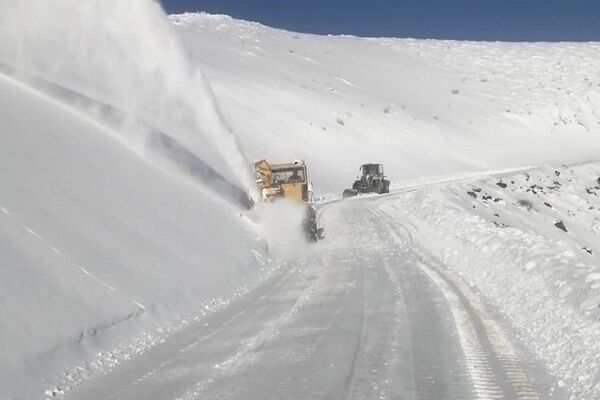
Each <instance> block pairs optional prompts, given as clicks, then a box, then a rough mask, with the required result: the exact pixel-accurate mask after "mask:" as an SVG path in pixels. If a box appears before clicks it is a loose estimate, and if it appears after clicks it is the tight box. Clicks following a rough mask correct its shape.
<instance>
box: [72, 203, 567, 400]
mask: <svg viewBox="0 0 600 400" xmlns="http://www.w3.org/2000/svg"><path fill="white" fill-rule="evenodd" d="M392 198H393V196H392ZM389 199H390V198H389V197H388V198H386V197H381V198H379V199H377V198H368V199H367V198H364V199H353V200H350V201H343V202H335V203H330V204H328V205H327V206H325V207H324V208H323V209H322V212H321V221H322V223H323V225H324V226H325V229H326V232H327V236H328V238H327V240H326V241H324V242H322V243H319V244H317V245H315V246H314V247H312V248H311V249H310V250H309V251H308V253H307V254H304V255H303V256H302V257H301V258H299V259H296V260H294V261H293V262H289V263H288V264H287V265H285V266H284V267H282V268H281V269H280V270H279V272H278V273H276V274H275V275H274V276H273V277H271V278H270V279H269V280H267V281H266V282H264V283H263V284H262V285H261V286H259V287H258V288H257V289H255V290H254V291H252V292H250V293H249V294H248V295H246V296H244V297H242V298H240V299H238V301H236V302H235V303H233V304H232V305H231V306H229V307H228V308H226V309H224V310H222V311H220V312H217V313H215V314H212V315H211V316H209V317H208V318H206V319H204V320H201V321H197V322H194V323H191V324H190V325H188V326H186V327H185V328H184V329H183V330H181V331H180V332H178V333H176V334H175V335H173V336H171V337H170V338H168V339H167V340H166V341H165V342H164V343H161V344H159V345H157V346H155V347H154V348H152V349H150V350H149V351H147V352H146V353H144V354H142V355H141V356H139V357H137V358H134V359H132V360H130V361H127V362H125V363H122V364H121V365H120V366H119V367H117V368H115V369H114V370H113V371H112V372H110V373H109V374H107V375H104V376H101V377H97V378H94V379H91V380H89V381H86V382H83V383H82V384H81V385H79V386H78V387H76V388H74V389H73V390H72V391H71V392H69V394H68V396H67V398H69V399H99V398H102V399H144V400H146V399H161V400H166V399H213V398H219V399H223V398H226V399H233V398H235V399H316V398H321V399H545V398H563V397H564V396H565V393H561V392H559V391H557V390H556V389H554V390H553V389H552V381H553V380H552V379H551V378H550V377H548V376H547V374H546V372H545V370H544V369H543V368H542V367H541V366H540V365H539V364H537V363H535V362H533V361H531V360H532V359H533V357H532V356H531V355H530V354H529V353H528V352H527V351H526V350H525V349H523V347H522V346H521V345H520V344H519V342H518V341H517V340H516V339H515V337H514V335H513V334H512V333H511V330H510V329H509V328H507V325H506V324H505V323H504V322H503V321H502V319H501V318H500V317H499V316H498V315H497V314H496V313H494V312H493V310H491V309H490V308H489V306H487V305H486V304H484V301H483V300H482V299H481V298H480V297H479V295H477V294H476V293H475V292H473V291H472V289H470V288H469V287H467V286H466V285H464V283H462V281H461V280H460V279H459V278H458V277H456V276H453V275H452V274H451V273H449V272H448V271H447V270H446V269H445V268H444V266H443V265H442V264H440V263H439V262H437V261H436V260H435V259H433V258H432V257H431V256H429V255H428V254H427V252H426V251H424V250H423V249H422V247H421V246H420V245H419V243H415V242H414V241H413V236H412V234H411V231H412V230H413V229H414V228H413V227H412V226H411V225H410V224H409V223H402V222H401V221H398V220H397V219H392V218H390V217H389V216H388V215H387V214H385V213H384V212H383V211H382V210H381V209H380V206H381V205H382V204H384V203H385V202H386V201H390V200H389ZM365 200H368V201H365Z"/></svg>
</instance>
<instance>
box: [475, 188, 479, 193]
mask: <svg viewBox="0 0 600 400" xmlns="http://www.w3.org/2000/svg"><path fill="white" fill-rule="evenodd" d="M473 191H474V192H476V193H479V192H481V188H473Z"/></svg>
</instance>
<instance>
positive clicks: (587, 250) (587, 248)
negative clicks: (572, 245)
mask: <svg viewBox="0 0 600 400" xmlns="http://www.w3.org/2000/svg"><path fill="white" fill-rule="evenodd" d="M582 249H583V250H585V251H586V252H587V253H588V254H593V251H592V249H590V248H589V247H582Z"/></svg>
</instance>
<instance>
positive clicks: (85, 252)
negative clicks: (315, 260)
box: [0, 76, 265, 398]
mask: <svg viewBox="0 0 600 400" xmlns="http://www.w3.org/2000/svg"><path fill="white" fill-rule="evenodd" d="M121 139H122V138H121V136H120V135H119V134H117V133H115V132H112V131H108V130H106V129H104V128H103V127H102V126H101V125H99V124H97V123H95V122H93V121H91V120H89V119H86V118H85V117H83V116H82V115H80V114H77V113H75V112H73V111H71V110H69V109H67V108H66V107H64V106H62V105H60V104H58V103H56V102H54V101H52V100H50V99H49V98H45V97H43V96H41V95H39V94H38V93H36V92H34V91H32V90H30V89H28V88H26V87H25V86H23V85H21V84H19V83H16V82H15V81H11V80H9V79H7V78H6V77H3V76H0V188H2V190H1V191H0V265H1V266H2V267H1V268H0V337H2V340H0V371H2V373H0V397H2V398H5V397H11V396H14V397H18V398H24V397H26V398H39V397H40V395H41V394H42V393H43V392H44V390H45V389H47V387H45V385H49V383H43V382H42V378H45V379H47V380H48V382H52V381H57V380H60V379H57V378H56V377H55V376H54V374H58V373H62V372H63V371H65V370H67V368H71V367H73V366H74V365H76V364H78V363H80V362H82V360H88V362H92V361H93V363H86V364H83V366H82V367H81V370H80V371H79V373H85V374H93V373H99V372H102V371H104V370H106V368H109V367H110V366H111V365H113V364H114V363H118V362H119V360H118V357H117V355H120V356H122V357H126V356H130V355H131V354H133V353H136V352H140V351H143V348H144V346H148V345H150V344H152V343H155V342H156V341H157V340H158V339H157V337H154V336H152V335H151V333H152V332H153V331H154V328H155V327H156V326H159V327H161V328H165V327H166V326H169V325H168V324H167V322H169V321H180V319H181V318H182V317H183V316H186V315H191V316H193V315H198V314H199V313H201V312H202V310H204V307H205V305H206V304H211V303H215V302H220V301H221V300H220V299H223V300H226V299H228V298H231V297H232V296H233V295H234V294H235V293H237V292H239V291H240V290H243V288H244V286H245V285H252V284H256V283H257V282H258V280H259V278H260V276H261V275H262V274H264V271H261V269H264V267H265V265H264V263H263V261H262V259H261V256H260V255H261V253H263V252H264V248H265V245H264V243H263V242H262V240H261V239H260V237H259V236H258V234H257V232H258V230H257V229H258V228H257V227H256V226H255V224H254V223H252V222H250V221H249V220H248V219H247V218H246V217H245V216H243V215H242V214H241V213H240V211H239V210H238V209H236V208H233V207H232V206H228V205H227V204H228V203H226V202H224V201H223V200H222V199H220V198H218V197H217V196H215V195H213V194H211V192H209V191H207V190H204V189H203V188H202V187H201V186H199V185H192V184H190V182H189V181H188V180H186V179H184V178H182V177H181V176H180V175H178V174H176V173H174V172H170V171H168V170H163V169H160V168H158V167H157V166H156V165H154V164H151V163H149V162H148V161H147V160H145V159H144V158H142V157H140V156H139V155H137V154H136V153H135V152H133V151H131V150H130V149H129V148H128V147H126V146H124V145H123V143H122V141H121ZM142 332H145V333H144V335H146V336H149V337H150V339H147V340H145V341H142V342H140V344H139V345H136V344H135V343H136V342H133V341H132V340H131V337H133V336H136V335H138V334H141V333H142ZM125 338H127V340H126V342H127V343H128V344H131V343H133V344H132V345H131V347H130V348H126V349H124V350H122V351H121V352H120V353H117V352H113V353H111V358H110V360H108V361H107V359H106V357H104V353H101V354H100V355H97V354H96V353H97V352H98V351H100V350H102V351H105V350H106V349H108V348H111V347H113V348H118V346H119V343H121V341H122V340H124V339H125ZM68 376H69V377H70V378H71V379H73V380H74V379H75V377H73V376H72V375H68ZM63 378H64V376H63ZM61 379H62V378H61ZM71 384H73V383H71ZM67 385H68V383H67Z"/></svg>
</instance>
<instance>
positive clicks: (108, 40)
mask: <svg viewBox="0 0 600 400" xmlns="http://www.w3.org/2000/svg"><path fill="white" fill-rule="evenodd" d="M0 7H1V9H2V13H0V63H1V64H3V65H5V66H9V67H11V68H14V69H15V70H16V71H25V72H26V73H28V74H32V75H35V76H38V77H42V78H44V79H46V80H48V81H51V82H54V83H57V84H60V85H62V86H64V87H67V88H69V89H71V90H74V91H77V92H79V93H83V94H85V95H86V96H88V97H90V98H93V99H96V100H99V101H101V102H104V103H106V104H110V105H111V106H114V107H116V108H118V109H120V110H123V111H124V112H125V114H126V117H127V120H128V121H129V122H130V123H127V124H124V125H123V126H122V127H121V128H122V129H120V131H121V132H122V133H123V134H124V135H125V137H126V138H127V139H130V140H131V143H135V141H136V140H139V139H142V140H143V139H144V135H147V134H148V132H145V129H144V127H143V126H140V124H139V123H135V121H139V120H140V119H141V120H143V121H145V123H146V124H148V125H151V126H152V127H153V128H155V129H158V130H161V131H163V132H167V133H168V134H169V135H170V136H172V137H173V138H175V139H176V140H177V141H178V142H179V143H181V144H182V145H184V146H185V147H186V148H188V149H189V150H190V151H192V152H193V153H194V154H196V155H197V156H198V157H199V158H201V159H203V160H205V161H206V163H207V164H209V165H210V166H211V167H212V168H214V169H215V170H218V171H219V172H221V173H222V174H223V176H224V177H226V178H227V179H229V180H230V181H232V182H234V183H236V184H238V185H240V186H241V187H242V188H243V189H245V190H248V191H250V190H252V189H253V182H252V176H251V174H250V173H249V172H248V164H247V162H246V160H245V158H244V156H243V154H242V152H241V151H240V149H239V146H238V144H237V142H236V140H235V138H234V136H233V134H232V132H231V131H230V129H229V127H228V126H227V124H226V123H225V122H224V119H223V116H222V114H221V112H220V111H219V107H218V105H217V102H216V100H215V97H214V95H213V93H212V91H211V88H210V86H209V85H208V83H207V82H206V80H205V79H204V77H203V75H202V73H201V72H200V71H199V69H198V68H197V67H194V66H193V65H192V64H191V63H190V62H189V60H188V58H187V57H186V55H185V52H184V50H183V48H182V46H181V44H180V42H179V39H178V37H177V35H176V33H175V32H174V30H173V29H172V26H171V24H170V22H169V20H168V18H167V16H166V15H165V13H164V11H163V10H162V8H161V6H160V4H158V3H157V2H154V1H152V0H112V1H106V0H45V1H39V0H19V1H13V0H0ZM146 129H147V128H146Z"/></svg>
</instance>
